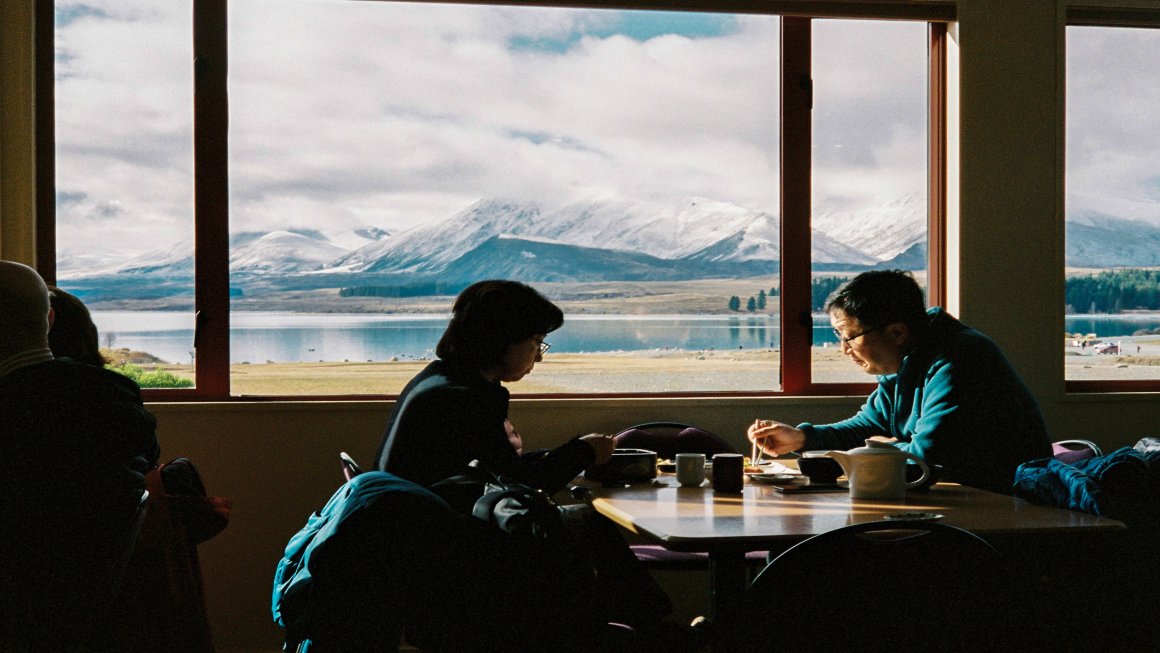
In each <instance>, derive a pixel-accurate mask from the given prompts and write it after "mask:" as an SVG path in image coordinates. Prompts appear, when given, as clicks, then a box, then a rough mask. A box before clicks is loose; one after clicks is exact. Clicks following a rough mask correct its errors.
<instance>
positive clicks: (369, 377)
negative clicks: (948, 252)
mask: <svg viewBox="0 0 1160 653" xmlns="http://www.w3.org/2000/svg"><path fill="white" fill-rule="evenodd" d="M1122 344H1123V347H1124V350H1125V352H1131V353H1130V354H1125V355H1100V354H1092V353H1090V351H1089V352H1081V351H1079V350H1075V351H1072V350H1069V351H1068V352H1067V355H1065V356H1064V363H1065V365H1066V367H1067V371H1066V374H1067V377H1066V378H1068V379H1071V380H1091V379H1101V380H1140V379H1160V338H1157V337H1146V338H1145V337H1141V338H1132V339H1129V338H1124V339H1122ZM1137 344H1139V345H1140V348H1141V350H1140V354H1139V355H1136V354H1135V347H1136V345H1137ZM813 361H814V368H813V378H814V379H815V380H817V381H823V382H824V381H828V382H856V383H869V382H872V381H873V379H872V378H871V377H869V376H867V375H866V374H864V373H862V371H861V370H859V369H858V368H856V367H855V366H854V365H853V364H851V363H850V362H849V361H848V360H846V358H845V357H843V356H842V355H841V352H839V351H838V349H837V348H835V347H819V348H815V349H814V352H813ZM779 363H780V356H779V353H778V351H777V350H772V349H765V350H745V351H721V350H714V351H644V352H628V353H607V354H556V353H549V354H548V355H547V356H546V357H545V359H544V361H543V362H541V363H539V364H537V365H536V369H535V370H534V371H533V372H532V373H531V374H530V375H528V376H527V377H525V378H524V379H523V380H522V381H520V382H518V383H514V384H511V386H510V388H511V390H512V392H513V393H516V394H558V393H563V394H569V393H581V394H583V393H639V392H699V391H705V390H707V389H712V390H719V391H738V392H770V391H774V390H776V389H777V384H778V365H779ZM426 364H427V362H426V361H399V362H373V363H344V362H334V363H326V362H313V363H261V364H235V365H232V366H231V367H230V374H231V377H230V384H231V388H232V392H233V394H235V395H239V396H246V395H249V396H302V395H348V394H395V393H398V392H399V390H401V389H402V388H403V386H404V385H405V384H406V383H407V381H408V380H410V379H411V377H412V376H414V375H415V374H416V373H417V372H418V371H419V370H421V369H422V368H423V367H424V366H425V365H426ZM142 367H145V368H147V369H154V368H158V369H164V370H168V371H171V372H173V373H174V374H177V375H179V376H186V377H191V378H192V374H193V370H192V367H191V366H189V365H171V364H164V363H158V364H151V363H145V364H143V365H142Z"/></svg>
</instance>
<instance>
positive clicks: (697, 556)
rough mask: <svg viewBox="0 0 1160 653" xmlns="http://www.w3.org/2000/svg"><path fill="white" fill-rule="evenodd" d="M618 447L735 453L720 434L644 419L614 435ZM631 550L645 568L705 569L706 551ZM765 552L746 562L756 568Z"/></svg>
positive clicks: (661, 452)
mask: <svg viewBox="0 0 1160 653" xmlns="http://www.w3.org/2000/svg"><path fill="white" fill-rule="evenodd" d="M613 439H615V440H616V447H617V448H619V449H648V450H650V451H655V452H657V457H658V458H667V459H669V460H673V459H675V458H676V457H677V454H679V453H703V454H705V457H706V458H712V457H713V454H718V453H737V450H736V449H734V448H733V447H732V446H730V444H729V443H728V442H726V441H725V440H724V439H722V438H721V437H720V436H718V435H716V434H713V433H710V432H709V431H705V430H702V429H699V428H696V427H692V426H689V425H688V424H683V423H681V422H647V423H644V424H637V425H636V426H630V427H628V428H627V429H624V430H623V431H621V432H620V433H617V434H616V435H614V436H613ZM631 548H632V552H633V554H634V555H635V556H636V558H637V560H640V561H641V563H642V564H644V566H645V567H647V568H649V569H655V570H663V571H698V570H703V569H708V567H709V555H708V554H707V553H696V552H679V551H669V550H668V549H666V548H664V547H663V546H660V545H657V544H633V545H631ZM768 555H769V554H768V552H766V551H750V552H749V553H747V554H745V561H746V562H747V563H748V564H750V565H752V566H754V567H759V566H762V565H764V564H765V563H766V562H768Z"/></svg>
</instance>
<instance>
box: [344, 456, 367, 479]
mask: <svg viewBox="0 0 1160 653" xmlns="http://www.w3.org/2000/svg"><path fill="white" fill-rule="evenodd" d="M338 458H339V460H340V461H341V462H342V475H343V477H344V478H346V480H348V481H349V480H350V479H352V478H354V477H355V476H358V475H359V474H361V473H363V470H362V467H359V466H358V463H356V462H355V461H354V458H351V457H350V454H348V453H347V452H345V451H340V452H338Z"/></svg>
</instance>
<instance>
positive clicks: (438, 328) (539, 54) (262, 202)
mask: <svg viewBox="0 0 1160 653" xmlns="http://www.w3.org/2000/svg"><path fill="white" fill-rule="evenodd" d="M229 24H230V42H229V47H230V89H229V90H230V101H231V107H230V109H231V116H230V152H231V160H230V170H231V181H230V192H231V211H230V213H231V239H232V246H231V286H232V287H233V294H234V297H233V301H232V311H233V312H232V314H231V323H232V327H233V333H232V337H231V343H232V347H231V358H232V362H233V365H232V372H231V387H232V389H233V392H235V393H237V394H303V393H305V394H325V393H332V392H341V393H394V392H398V391H399V390H400V389H401V388H402V386H403V385H404V383H405V382H406V381H407V380H408V379H409V378H410V377H411V376H412V375H413V374H415V372H416V371H417V370H419V369H420V368H421V367H422V366H423V365H424V364H425V363H424V361H426V360H429V359H431V358H432V357H433V356H434V353H433V350H434V347H435V344H436V342H437V341H438V339H439V335H440V334H441V332H442V330H443V327H444V326H445V324H446V320H447V316H448V313H449V311H450V306H451V302H452V300H453V298H454V295H455V294H456V293H457V292H458V291H459V290H460V289H462V288H464V287H465V286H466V285H468V284H469V283H471V282H473V281H477V280H480V279H486V278H514V279H518V280H521V281H524V282H527V283H529V284H531V285H533V286H535V287H536V288H538V289H539V290H541V291H542V292H543V293H545V294H546V295H547V296H548V297H549V298H551V299H553V300H554V301H557V302H558V303H559V304H560V305H561V307H562V308H563V309H564V311H565V315H566V322H565V325H564V327H563V328H562V329H561V330H560V331H558V332H556V333H554V334H552V335H551V336H549V338H548V339H549V341H550V342H551V343H552V350H551V352H549V353H548V354H547V356H546V359H545V361H544V363H543V364H541V365H537V367H536V371H535V374H533V375H531V376H529V377H528V378H527V379H525V380H523V381H521V382H520V383H519V384H516V385H514V386H513V388H512V389H513V391H516V392H561V393H573V392H577V393H584V392H589V393H591V392H642V391H643V392H673V391H706V390H708V391H718V390H720V391H730V390H744V391H762V390H765V391H768V390H774V389H776V388H777V379H778V377H779V374H778V368H777V362H778V353H777V347H778V313H779V304H778V301H777V293H776V291H775V289H776V288H777V274H776V271H777V260H778V258H779V257H778V223H777V217H776V213H777V206H778V199H777V198H778V184H777V182H778V170H777V161H778V156H777V143H778V134H777V122H778V121H777V106H778V96H777V71H778V61H777V52H778V46H777V33H778V21H777V19H776V18H771V17H751V16H737V15H716V14H708V13H659V12H642V11H608V10H581V9H552V8H532V7H519V6H492V7H488V6H471V5H441V4H428V3H390V2H323V1H299V2H288V1H285V0H279V1H278V2H276V3H274V2H262V1H257V0H249V1H235V2H231V3H230V17H229ZM751 302H752V304H751Z"/></svg>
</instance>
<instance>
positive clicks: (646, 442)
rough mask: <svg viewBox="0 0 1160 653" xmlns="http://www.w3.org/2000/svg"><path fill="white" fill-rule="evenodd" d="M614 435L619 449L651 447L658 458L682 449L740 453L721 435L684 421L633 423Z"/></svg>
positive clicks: (707, 453) (680, 451) (711, 452)
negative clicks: (633, 424)
mask: <svg viewBox="0 0 1160 653" xmlns="http://www.w3.org/2000/svg"><path fill="white" fill-rule="evenodd" d="M613 438H614V439H615V440H616V447H617V448H618V449H648V450H649V451H655V452H657V457H658V458H668V459H669V460H672V459H674V458H676V456H677V454H678V453H703V454H705V455H706V456H707V457H712V456H713V454H717V453H737V450H736V449H734V448H733V447H732V446H731V445H730V444H729V443H728V442H726V441H725V440H724V439H722V438H721V437H720V436H718V435H715V434H713V433H710V432H709V431H705V430H703V429H699V428H696V427H693V426H689V425H688V424H682V423H681V422H647V423H644V424H637V425H636V426H630V427H628V428H626V429H624V430H623V431H621V432H620V433H617V434H616V435H615V436H613Z"/></svg>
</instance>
